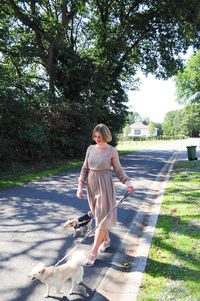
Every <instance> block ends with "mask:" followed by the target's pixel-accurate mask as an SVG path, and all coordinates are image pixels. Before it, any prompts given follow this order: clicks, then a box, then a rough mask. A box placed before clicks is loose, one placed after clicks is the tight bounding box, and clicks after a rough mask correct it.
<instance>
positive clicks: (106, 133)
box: [92, 123, 112, 142]
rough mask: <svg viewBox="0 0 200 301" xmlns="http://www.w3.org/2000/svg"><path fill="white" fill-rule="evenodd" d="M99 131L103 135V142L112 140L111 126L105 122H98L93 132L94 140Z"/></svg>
mask: <svg viewBox="0 0 200 301" xmlns="http://www.w3.org/2000/svg"><path fill="white" fill-rule="evenodd" d="M96 132H98V133H99V134H100V136H101V139H102V141H103V142H110V141H111V140H112V135H111V132H110V130H109V128H108V127H107V126H106V125H105V124H103V123H100V124H97V125H96V126H95V128H94V130H93V132H92V139H93V140H94V136H95V133H96Z"/></svg>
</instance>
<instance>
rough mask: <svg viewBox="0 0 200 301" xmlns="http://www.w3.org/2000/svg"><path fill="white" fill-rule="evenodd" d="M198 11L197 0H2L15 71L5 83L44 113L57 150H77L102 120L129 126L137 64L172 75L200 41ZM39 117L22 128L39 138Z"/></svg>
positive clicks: (4, 43)
mask: <svg viewBox="0 0 200 301" xmlns="http://www.w3.org/2000/svg"><path fill="white" fill-rule="evenodd" d="M199 12H200V3H199V1H198V0H191V1H187V0H178V1H177V0H164V1H163V0H155V1H151V0H133V1H130V0H120V1H117V0H52V1H47V0H39V1H38V0H23V1H22V0H1V2H0V18H1V19H0V20H1V21H0V22H1V27H2V30H1V39H0V52H1V56H0V60H1V64H2V65H3V66H5V65H6V67H8V66H9V68H10V69H9V70H13V71H12V72H13V74H14V75H15V76H13V77H16V79H15V80H14V81H13V83H11V85H10V86H9V85H8V86H7V87H6V88H8V89H10V91H11V90H15V89H17V91H18V93H16V94H15V101H16V102H17V99H18V98H21V96H23V98H25V102H26V105H27V107H28V110H29V111H28V112H32V111H30V110H33V111H34V112H35V115H34V116H41V118H38V120H41V123H40V124H39V125H40V126H41V128H42V129H43V132H44V133H47V134H46V135H47V136H46V137H47V142H48V145H49V149H50V152H51V153H56V151H59V150H61V151H60V155H61V154H63V155H64V156H67V155H69V154H70V155H71V156H73V155H76V154H77V153H78V152H80V141H81V144H82V147H81V149H82V150H84V149H85V147H86V144H88V143H89V138H88V137H89V133H90V132H91V129H92V127H93V126H94V125H95V124H96V123H97V122H104V123H106V124H108V126H109V127H110V128H111V130H112V132H113V133H114V134H115V133H116V132H117V131H119V129H121V128H122V127H123V126H124V124H125V121H126V114H127V110H126V109H127V108H126V102H127V100H128V97H127V95H126V91H127V89H128V88H129V87H130V86H131V85H134V76H135V73H136V71H137V69H138V67H141V69H142V70H143V71H144V72H145V73H149V72H151V73H154V74H155V75H156V76H157V77H164V78H167V77H169V76H171V75H173V74H175V72H177V70H178V69H179V68H180V67H181V66H182V64H181V58H180V57H179V52H181V51H183V52H184V51H186V50H187V48H188V47H189V46H190V45H192V46H193V47H196V48H198V47H199V40H200V39H199V28H200V26H199V25H200V13H199ZM4 70H5V69H4ZM4 74H5V73H4ZM131 80H132V81H131ZM2 93H3V92H2ZM20 94H21V95H20ZM29 104H30V105H29ZM5 105H6V104H5ZM4 108H6V107H4ZM30 116H32V114H30ZM32 123H33V121H32V120H31V118H30V119H29V125H28V128H29V130H28V131H27V128H26V127H24V131H23V135H24V137H25V136H26V135H27V133H29V132H30V131H33V135H30V137H38V138H37V139H39V135H38V134H37V133H38V131H39V130H38V129H37V130H36V127H35V126H32ZM16 127H17V124H16ZM39 132H40V131H39ZM7 135H8V136H9V132H7ZM114 136H115V135H114ZM34 139H35V138H34ZM34 139H32V138H31V141H32V142H33V141H35V140H34ZM37 139H36V140H37ZM25 140H26V139H25ZM32 142H31V143H32ZM30 145H31V144H30ZM22 148H23V146H22ZM67 149H70V152H67Z"/></svg>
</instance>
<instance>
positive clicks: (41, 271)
mask: <svg viewBox="0 0 200 301" xmlns="http://www.w3.org/2000/svg"><path fill="white" fill-rule="evenodd" d="M84 261H85V255H84V254H83V252H76V253H74V255H73V256H72V259H71V260H69V261H67V263H64V264H62V265H60V266H57V267H55V266H50V267H45V265H44V264H43V263H39V264H38V265H37V266H36V267H34V268H33V270H32V271H31V273H30V274H28V277H30V278H31V279H32V280H35V279H38V280H40V281H41V282H43V283H45V285H46V288H47V291H46V294H45V295H44V297H48V296H49V291H50V288H51V287H52V286H54V287H56V293H60V292H61V289H62V288H63V284H64V282H65V281H66V280H67V279H69V278H71V280H72V287H71V289H70V291H69V292H68V293H69V294H72V293H73V287H74V283H75V282H76V283H80V282H81V281H83V267H82V265H83V263H84Z"/></svg>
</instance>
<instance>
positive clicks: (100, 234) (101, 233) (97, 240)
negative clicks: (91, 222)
mask: <svg viewBox="0 0 200 301" xmlns="http://www.w3.org/2000/svg"><path fill="white" fill-rule="evenodd" d="M105 231H106V230H103V229H99V228H97V230H96V231H95V236H94V244H93V247H92V254H97V252H98V249H99V246H100V244H101V243H102V241H103V239H104V237H105Z"/></svg>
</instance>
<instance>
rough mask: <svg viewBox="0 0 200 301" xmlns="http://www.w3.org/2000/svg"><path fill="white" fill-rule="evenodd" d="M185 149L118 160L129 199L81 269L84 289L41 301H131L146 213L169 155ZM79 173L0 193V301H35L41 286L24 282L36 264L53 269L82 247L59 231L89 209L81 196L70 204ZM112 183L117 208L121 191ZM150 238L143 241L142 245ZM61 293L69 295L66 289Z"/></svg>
mask: <svg viewBox="0 0 200 301" xmlns="http://www.w3.org/2000/svg"><path fill="white" fill-rule="evenodd" d="M190 144H191V142H190V141H189V140H182V141H179V142H174V143H166V144H162V145H160V146H156V147H153V148H151V149H145V150H141V151H136V152H132V153H129V154H126V155H123V156H121V157H120V161H121V164H122V166H123V167H124V169H125V171H126V173H127V174H128V176H129V177H130V178H131V179H132V181H133V183H134V186H135V193H133V194H132V195H131V196H130V197H128V198H127V199H126V200H125V201H124V202H123V204H122V205H121V206H120V207H119V209H118V223H117V226H116V227H115V228H114V229H112V231H111V241H112V244H111V247H110V248H109V249H107V251H106V252H105V253H104V254H100V255H99V256H98V259H97V261H96V263H95V265H94V266H93V267H90V268H87V267H85V268H84V282H83V284H80V285H79V286H78V285H77V286H75V290H74V291H75V293H74V294H73V295H71V296H69V295H67V296H63V295H56V294H55V291H54V290H52V293H51V297H49V298H48V299H47V300H63V301H66V300H93V301H97V300H102V301H104V300H126V301H127V300H131V301H133V300H134V298H135V297H134V296H136V294H137V290H138V287H139V283H140V279H141V277H138V282H137V283H136V282H134V283H133V282H132V280H133V278H132V277H133V276H134V277H135V275H136V274H134V273H139V274H137V275H141V273H142V272H143V270H144V268H145V263H146V256H147V255H145V254H143V255H141V256H140V254H142V251H141V249H140V248H139V247H140V244H141V237H142V233H143V232H144V231H143V230H144V227H145V226H146V225H147V224H148V217H149V212H150V211H151V207H152V206H153V205H154V203H155V200H157V199H158V197H159V194H160V192H162V189H163V186H162V185H163V183H164V182H165V180H166V175H167V172H168V169H169V166H170V163H171V162H172V160H173V158H174V157H175V155H176V156H177V158H178V157H183V158H186V146H187V145H190ZM197 155H199V154H197ZM79 173H80V168H77V169H73V170H70V171H66V172H63V173H60V174H57V175H54V176H51V177H47V178H43V179H41V180H38V181H34V182H30V183H27V184H24V185H20V186H16V187H13V188H9V189H5V190H1V191H0V205H1V225H0V242H1V248H0V256H1V262H0V295H1V300H2V301H39V300H43V295H44V293H45V286H44V284H42V283H40V282H39V281H38V280H36V281H31V280H30V279H29V278H28V277H27V274H28V273H29V272H30V271H31V269H32V268H33V267H34V266H35V265H36V264H37V263H38V262H44V263H45V265H47V266H49V265H54V264H56V263H57V262H58V260H60V259H61V258H63V256H65V254H66V253H68V252H69V251H70V250H71V249H72V248H73V247H74V246H76V245H77V243H78V242H80V240H82V237H80V234H79V231H78V232H77V237H76V238H73V230H72V229H70V228H68V229H64V228H63V227H62V226H63V224H64V222H65V220H66V218H67V217H78V216H81V215H83V214H84V213H85V212H87V211H88V209H89V207H88V203H87V199H86V192H85V193H84V198H83V200H79V199H77V197H76V189H77V179H78V176H79ZM113 177H114V181H115V185H116V192H117V199H118V200H120V198H121V197H122V196H123V195H124V194H125V192H126V189H125V187H124V185H122V184H120V183H119V181H118V179H117V178H116V177H115V175H113ZM158 212H159V211H158ZM158 212H157V213H155V214H154V215H155V217H156V216H157V214H158ZM154 222H155V219H154ZM152 234H153V233H151V234H148V235H147V236H146V238H145V240H146V243H148V245H149V243H150V241H151V235H152ZM92 243H93V235H91V236H89V237H87V238H86V239H85V240H84V241H83V243H81V244H80V245H78V247H77V249H83V250H84V251H86V252H88V253H89V251H90V249H91V245H92ZM138 250H140V253H139V254H138ZM136 254H137V255H136ZM139 278H140V279H139ZM130 281H131V282H130ZM130 283H131V284H130ZM127 285H128V288H129V292H127ZM130 285H131V290H130ZM66 287H67V289H69V288H70V282H69V283H67V286H66ZM129 298H130V299H129Z"/></svg>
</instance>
